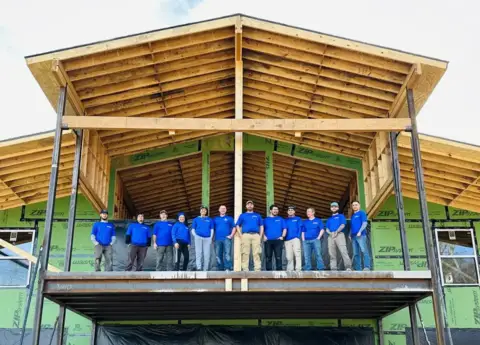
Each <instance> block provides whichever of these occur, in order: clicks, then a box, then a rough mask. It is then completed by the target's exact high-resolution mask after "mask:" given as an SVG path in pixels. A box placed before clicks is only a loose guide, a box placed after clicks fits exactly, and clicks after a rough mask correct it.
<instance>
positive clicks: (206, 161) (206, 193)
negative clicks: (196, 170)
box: [202, 147, 210, 214]
mask: <svg viewBox="0 0 480 345" xmlns="http://www.w3.org/2000/svg"><path fill="white" fill-rule="evenodd" d="M202 205H204V206H206V207H207V208H208V210H209V213H208V214H210V150H209V149H207V148H204V147H202Z"/></svg>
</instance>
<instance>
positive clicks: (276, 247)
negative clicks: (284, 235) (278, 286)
mask: <svg viewBox="0 0 480 345" xmlns="http://www.w3.org/2000/svg"><path fill="white" fill-rule="evenodd" d="M264 246H265V259H266V262H265V268H266V269H267V271H271V270H272V257H273V254H275V270H276V271H281V270H282V251H283V241H282V240H268V241H266V242H265V244H264Z"/></svg>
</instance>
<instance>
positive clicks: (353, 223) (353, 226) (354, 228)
mask: <svg viewBox="0 0 480 345" xmlns="http://www.w3.org/2000/svg"><path fill="white" fill-rule="evenodd" d="M366 221H367V214H366V213H365V212H363V211H362V210H360V211H358V212H355V213H354V214H353V215H352V219H351V220H350V236H356V235H357V234H358V231H359V230H360V228H361V227H362V224H363V222H366ZM366 234H367V229H366V228H365V230H363V231H362V236H365V235H366Z"/></svg>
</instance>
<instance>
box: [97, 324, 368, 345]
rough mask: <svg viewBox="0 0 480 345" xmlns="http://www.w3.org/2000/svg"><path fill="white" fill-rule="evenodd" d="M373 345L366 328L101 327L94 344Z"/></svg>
mask: <svg viewBox="0 0 480 345" xmlns="http://www.w3.org/2000/svg"><path fill="white" fill-rule="evenodd" d="M166 344H168V345H200V344H201V345H216V344H222V345H226V344H235V345H247V344H248V345H314V344H315V345H317V344H328V345H373V344H374V333H373V330H372V329H368V328H324V327H263V326H190V325H146V326H101V327H99V329H98V337H97V343H96V345H166Z"/></svg>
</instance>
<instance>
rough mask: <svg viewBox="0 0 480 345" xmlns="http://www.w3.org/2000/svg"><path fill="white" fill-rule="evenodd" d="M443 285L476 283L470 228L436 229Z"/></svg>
mask: <svg viewBox="0 0 480 345" xmlns="http://www.w3.org/2000/svg"><path fill="white" fill-rule="evenodd" d="M435 233H436V237H437V250H438V257H439V260H440V269H441V272H442V281H443V284H444V285H478V284H479V274H478V260H477V254H476V249H475V239H474V232H473V230H472V229H436V231H435Z"/></svg>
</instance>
